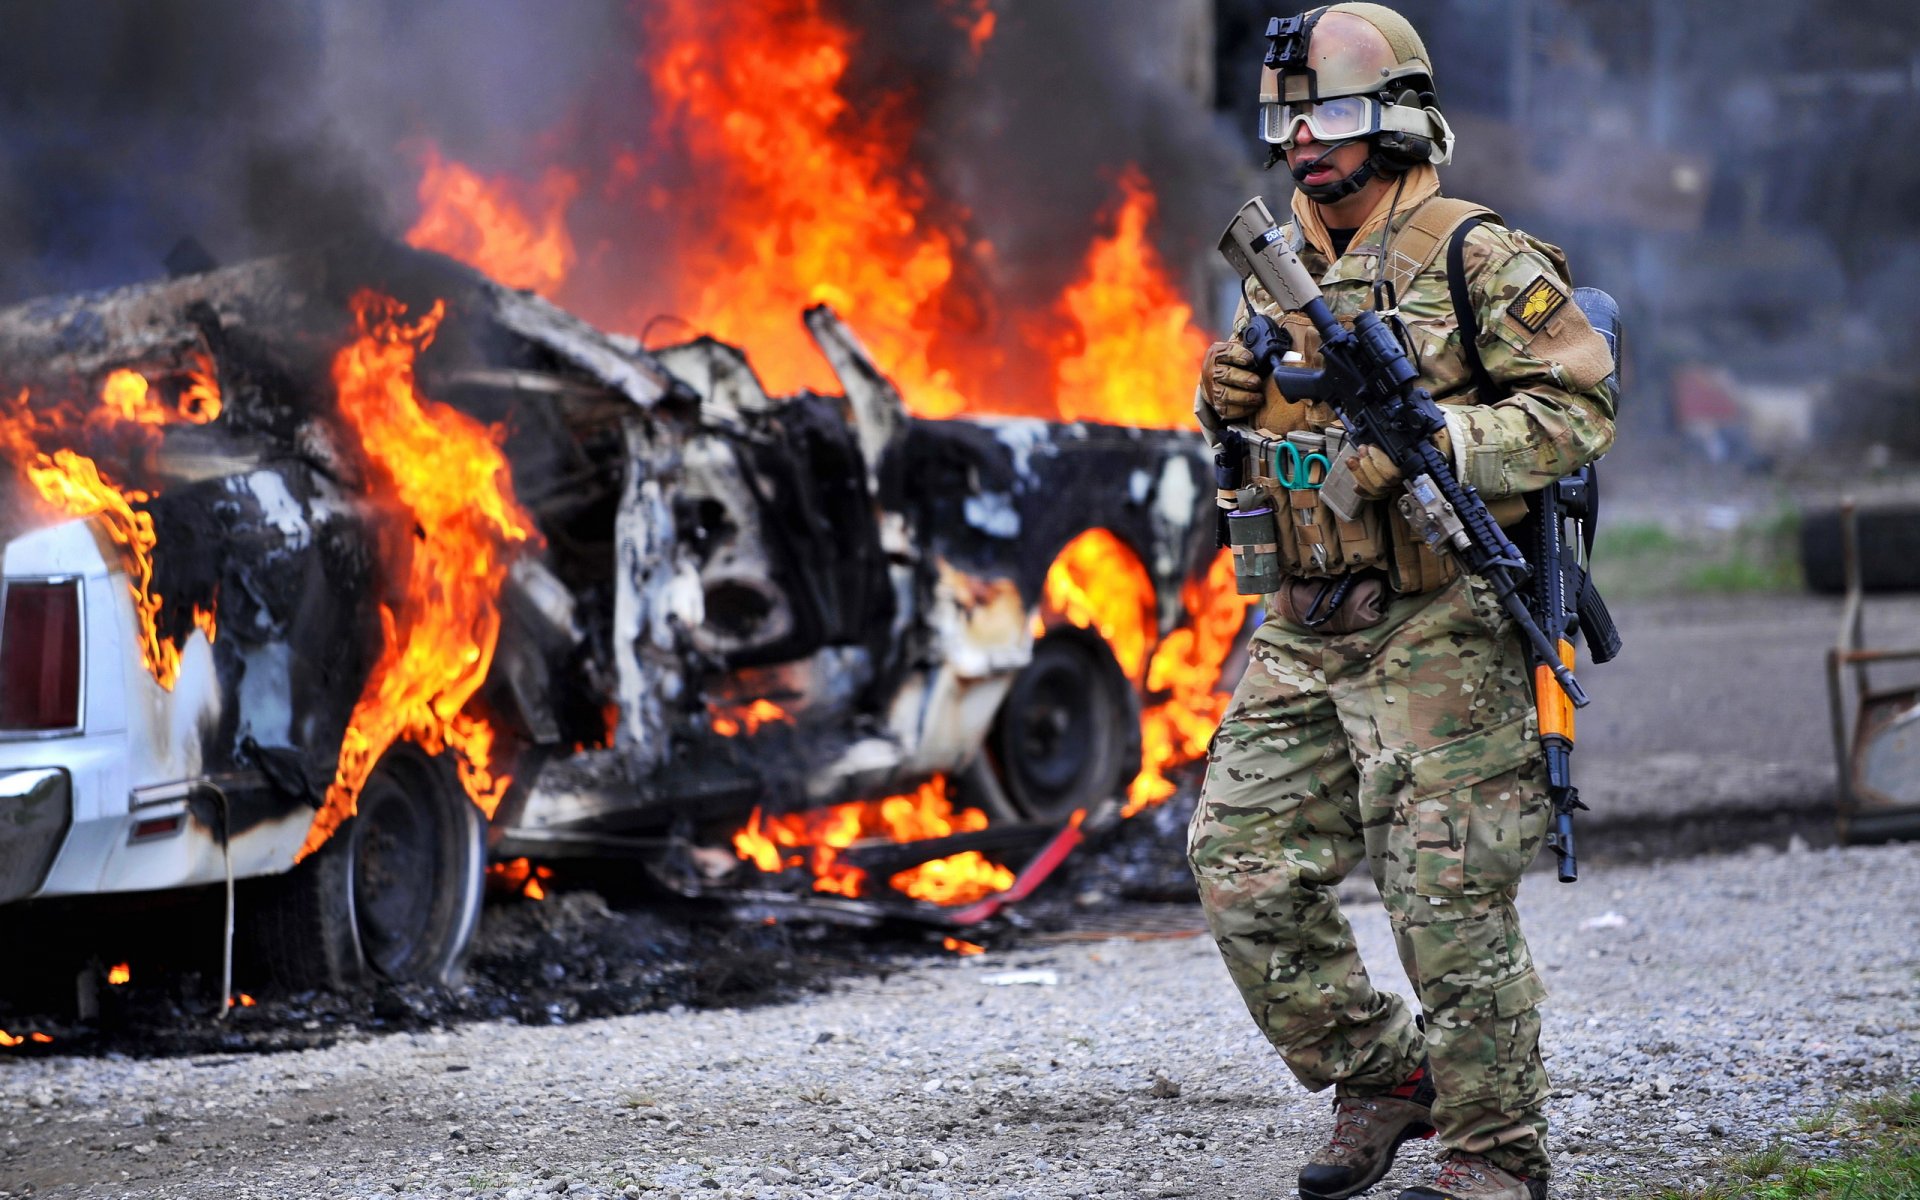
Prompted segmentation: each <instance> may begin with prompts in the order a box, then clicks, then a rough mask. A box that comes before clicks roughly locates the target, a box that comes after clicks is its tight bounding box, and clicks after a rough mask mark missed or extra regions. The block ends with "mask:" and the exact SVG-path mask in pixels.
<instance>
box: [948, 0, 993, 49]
mask: <svg viewBox="0 0 1920 1200" xmlns="http://www.w3.org/2000/svg"><path fill="white" fill-rule="evenodd" d="M942 3H943V4H944V6H945V7H946V8H947V10H948V15H949V16H950V17H951V18H952V20H953V23H954V26H955V27H956V28H958V29H960V30H962V31H964V32H965V33H966V35H967V49H968V50H970V51H972V52H973V56H974V57H975V58H978V57H980V52H981V51H983V50H985V49H986V48H987V43H988V42H990V41H992V40H993V32H994V30H995V29H996V28H998V27H999V14H998V13H996V12H994V11H993V0H942Z"/></svg>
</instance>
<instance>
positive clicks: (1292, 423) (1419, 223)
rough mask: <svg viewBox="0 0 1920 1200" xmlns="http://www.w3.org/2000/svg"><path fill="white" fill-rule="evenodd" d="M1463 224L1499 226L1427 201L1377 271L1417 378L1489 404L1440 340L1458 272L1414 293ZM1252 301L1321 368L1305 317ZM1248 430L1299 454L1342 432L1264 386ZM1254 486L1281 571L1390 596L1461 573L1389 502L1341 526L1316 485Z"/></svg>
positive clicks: (1473, 210) (1454, 315) (1439, 199)
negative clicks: (1361, 576) (1390, 294)
mask: <svg viewBox="0 0 1920 1200" xmlns="http://www.w3.org/2000/svg"><path fill="white" fill-rule="evenodd" d="M1469 221H1492V222H1495V223H1499V222H1500V217H1499V215H1498V214H1496V213H1495V212H1493V210H1492V209H1489V208H1487V207H1485V206H1484V205H1480V204H1474V203H1472V202H1470V201H1466V200H1456V199H1452V198H1450V197H1445V196H1434V197H1431V198H1429V199H1428V200H1426V201H1425V202H1424V203H1422V204H1421V205H1420V206H1419V207H1417V208H1416V209H1414V210H1413V213H1412V214H1411V215H1410V216H1409V217H1408V218H1407V220H1406V223H1405V224H1403V225H1402V226H1401V227H1400V228H1399V230H1398V231H1395V232H1393V233H1391V235H1390V236H1389V237H1387V238H1386V239H1385V240H1384V242H1383V243H1380V245H1382V246H1384V252H1385V253H1387V254H1388V255H1390V259H1389V262H1388V264H1387V266H1386V269H1385V270H1384V271H1382V272H1380V275H1381V278H1382V279H1383V280H1384V281H1386V282H1388V283H1391V284H1392V285H1393V290H1394V295H1395V296H1396V297H1398V299H1399V304H1400V311H1401V315H1402V317H1403V318H1405V319H1406V321H1407V322H1408V325H1409V328H1410V330H1411V331H1412V332H1413V334H1414V343H1415V345H1414V350H1415V351H1416V352H1418V353H1419V358H1418V361H1417V365H1418V366H1419V368H1420V372H1421V382H1422V384H1423V385H1425V386H1427V387H1428V388H1429V389H1430V390H1431V391H1433V393H1434V398H1435V399H1436V400H1437V401H1439V402H1440V403H1442V404H1489V403H1492V402H1493V401H1494V400H1497V399H1499V398H1500V397H1498V396H1493V395H1482V394H1481V393H1482V392H1485V391H1488V390H1491V388H1490V383H1491V381H1490V380H1487V379H1486V377H1485V373H1484V371H1479V372H1476V371H1475V370H1474V368H1475V367H1477V366H1478V357H1477V354H1475V355H1469V354H1467V353H1465V352H1464V349H1463V348H1460V347H1452V346H1448V345H1445V344H1444V343H1445V338H1446V336H1447V335H1448V334H1449V333H1451V332H1453V331H1454V330H1456V329H1457V328H1458V314H1459V311H1460V307H1461V304H1462V303H1463V302H1465V301H1466V300H1467V296H1466V288H1465V280H1464V279H1460V280H1457V281H1456V280H1453V279H1451V278H1450V276H1451V275H1452V274H1457V273H1459V272H1458V269H1457V268H1456V270H1454V271H1449V270H1448V269H1447V268H1446V267H1444V266H1443V267H1442V270H1441V272H1440V276H1441V279H1442V280H1443V281H1444V282H1446V283H1447V284H1448V285H1449V286H1447V287H1443V288H1434V287H1433V286H1431V281H1430V282H1429V284H1428V286H1427V287H1425V288H1424V289H1420V290H1416V289H1415V287H1414V285H1415V282H1416V281H1417V280H1420V279H1421V277H1422V276H1425V275H1427V273H1428V272H1429V270H1430V269H1431V268H1432V267H1433V266H1434V264H1435V262H1436V260H1438V259H1439V256H1440V255H1441V253H1442V252H1443V251H1445V250H1446V249H1447V247H1448V246H1449V244H1453V245H1455V246H1458V245H1459V244H1460V242H1461V241H1463V240H1464V238H1462V239H1459V240H1456V239H1455V233H1456V232H1460V233H1462V234H1464V232H1465V231H1464V230H1463V229H1462V227H1463V226H1464V225H1466V224H1467V223H1468V222H1469ZM1286 231H1287V234H1288V236H1289V237H1291V238H1293V239H1295V240H1296V242H1297V240H1298V238H1299V236H1300V235H1299V233H1298V232H1297V230H1296V228H1295V226H1293V225H1292V224H1289V225H1288V226H1286ZM1534 244H1535V245H1536V246H1539V247H1540V248H1541V249H1542V250H1543V251H1545V252H1547V253H1548V257H1549V258H1550V259H1551V260H1552V261H1553V265H1554V266H1555V267H1556V268H1557V269H1558V270H1559V271H1560V274H1561V276H1562V278H1565V276H1566V263H1565V259H1564V257H1561V256H1560V255H1559V253H1558V250H1557V249H1556V248H1554V247H1550V246H1546V245H1544V244H1543V243H1537V242H1536V243H1534ZM1378 252H1379V251H1378V250H1376V249H1375V248H1374V247H1373V246H1368V247H1358V248H1352V249H1350V250H1349V251H1348V253H1347V254H1345V255H1342V256H1341V258H1340V260H1339V261H1338V262H1336V263H1335V264H1334V265H1333V267H1332V268H1331V270H1330V272H1329V274H1330V275H1332V274H1335V273H1339V272H1340V271H1341V268H1342V265H1343V264H1346V263H1347V262H1348V260H1349V259H1351V258H1355V257H1363V258H1367V259H1374V258H1376V257H1377V253H1378ZM1452 257H1453V258H1454V259H1455V260H1458V258H1459V257H1460V256H1459V254H1458V253H1457V252H1456V253H1455V254H1454V255H1453V256H1452ZM1377 267H1378V264H1377V263H1375V264H1373V267H1371V268H1369V270H1368V272H1367V279H1368V280H1369V281H1371V279H1372V277H1373V273H1374V269H1376V268H1377ZM1352 294H1353V293H1352V291H1351V290H1349V291H1348V292H1346V293H1344V294H1342V295H1340V296H1335V295H1333V294H1332V293H1330V294H1329V303H1330V304H1333V305H1334V312H1335V315H1336V316H1339V317H1341V318H1342V319H1343V320H1345V319H1350V318H1351V316H1352V315H1353V313H1354V311H1357V309H1358V306H1356V305H1353V304H1352V303H1339V301H1340V300H1343V299H1347V300H1350V298H1351V296H1352ZM1252 300H1253V302H1254V303H1255V304H1256V305H1259V306H1261V307H1262V308H1263V309H1265V310H1266V311H1268V314H1269V315H1270V316H1273V317H1274V319H1275V320H1277V321H1278V322H1279V323H1280V326H1281V328H1282V329H1284V330H1285V331H1286V332H1287V333H1288V334H1289V335H1290V336H1291V337H1292V339H1293V348H1294V349H1295V350H1296V351H1298V352H1299V353H1300V354H1301V355H1302V356H1303V357H1304V359H1305V361H1304V363H1302V365H1303V366H1305V367H1308V368H1315V367H1318V366H1319V365H1320V334H1319V332H1318V331H1317V330H1315V329H1314V327H1313V323H1312V322H1311V321H1309V320H1308V319H1307V317H1306V316H1305V315H1303V314H1301V313H1281V312H1278V311H1277V310H1274V309H1272V308H1271V305H1272V301H1271V300H1270V299H1269V298H1268V297H1267V296H1266V295H1265V293H1264V292H1263V291H1260V290H1259V289H1258V288H1256V289H1255V294H1254V295H1253V297H1252ZM1362 303H1365V301H1363V302H1362ZM1441 350H1446V351H1449V353H1446V354H1444V355H1440V354H1435V355H1433V356H1431V357H1430V356H1429V354H1428V353H1426V352H1427V351H1441ZM1476 375H1477V376H1478V378H1476ZM1254 425H1255V426H1256V427H1258V428H1259V429H1261V430H1263V431H1265V432H1268V433H1271V434H1275V435H1281V436H1284V435H1287V434H1301V433H1304V434H1307V435H1309V436H1308V437H1306V438H1305V439H1304V441H1305V445H1306V448H1308V449H1311V448H1313V446H1314V444H1315V441H1316V438H1324V439H1326V447H1325V448H1326V449H1328V450H1332V451H1334V452H1335V453H1338V452H1339V451H1338V450H1337V447H1339V446H1340V445H1341V441H1342V438H1341V435H1342V432H1343V431H1342V430H1341V429H1340V427H1339V418H1338V416H1337V415H1336V414H1335V412H1334V410H1333V407H1332V406H1331V405H1328V404H1326V403H1324V402H1320V401H1307V402H1301V403H1296V402H1293V401H1290V400H1288V399H1286V398H1285V397H1284V396H1281V395H1279V394H1278V393H1277V392H1276V391H1275V390H1274V389H1273V388H1271V387H1270V388H1269V389H1268V399H1267V403H1266V404H1265V405H1264V406H1263V407H1262V408H1261V410H1260V412H1259V413H1258V414H1257V416H1256V417H1255V419H1254ZM1273 465H1274V464H1272V463H1268V464H1263V465H1262V467H1263V470H1264V468H1265V467H1271V466H1273ZM1254 482H1255V483H1256V484H1257V485H1258V486H1260V487H1262V488H1264V489H1265V490H1266V491H1267V493H1268V495H1269V497H1270V499H1271V502H1272V504H1273V511H1274V513H1275V515H1276V517H1277V518H1278V520H1276V522H1275V524H1276V525H1277V526H1278V534H1279V536H1278V543H1277V544H1278V549H1279V554H1280V561H1281V569H1282V570H1283V571H1284V572H1285V573H1286V574H1287V575H1291V576H1303V577H1307V578H1325V577H1329V576H1335V575H1344V574H1348V573H1351V572H1354V571H1363V570H1381V571H1385V572H1386V574H1387V577H1388V580H1389V582H1390V585H1391V586H1392V588H1393V590H1394V591H1395V592H1399V593H1403V594H1406V593H1415V592H1426V591H1431V590H1433V589H1435V588H1438V587H1442V586H1444V585H1445V584H1447V583H1449V582H1451V581H1452V580H1454V579H1455V578H1457V577H1458V576H1459V574H1460V568H1459V565H1458V564H1457V563H1456V562H1455V561H1454V560H1453V558H1452V557H1451V556H1450V555H1441V554H1436V553H1434V551H1433V550H1431V549H1430V548H1428V546H1427V544H1426V543H1425V542H1424V541H1423V540H1421V539H1420V538H1419V537H1418V536H1416V535H1415V534H1414V532H1413V527H1412V525H1411V524H1410V523H1409V522H1408V520H1407V518H1406V516H1405V515H1404V514H1403V513H1402V512H1401V510H1400V507H1399V505H1398V503H1397V498H1395V499H1390V500H1380V501H1375V502H1372V503H1370V504H1368V505H1366V506H1365V507H1364V508H1363V509H1362V511H1361V512H1360V514H1359V518H1358V519H1357V520H1354V521H1347V520H1343V519H1342V518H1341V517H1340V516H1339V515H1338V514H1336V513H1335V512H1334V511H1333V510H1332V509H1331V508H1329V507H1327V505H1326V504H1325V503H1324V502H1322V500H1321V497H1320V491H1319V489H1317V488H1311V487H1298V486H1296V487H1291V488H1289V487H1286V486H1283V481H1282V480H1281V479H1280V478H1277V477H1275V476H1273V475H1269V474H1264V473H1259V474H1257V476H1256V478H1255V481H1254ZM1490 507H1491V508H1492V510H1493V512H1494V516H1495V518H1496V519H1497V520H1499V521H1500V522H1501V523H1502V524H1503V525H1504V524H1509V523H1511V522H1512V521H1517V520H1519V519H1520V518H1521V517H1522V516H1524V515H1525V512H1526V503H1525V501H1524V500H1522V499H1520V498H1518V497H1512V498H1509V499H1508V500H1505V501H1499V502H1496V503H1494V504H1493V505H1491V506H1490ZM1289 518H1291V519H1289Z"/></svg>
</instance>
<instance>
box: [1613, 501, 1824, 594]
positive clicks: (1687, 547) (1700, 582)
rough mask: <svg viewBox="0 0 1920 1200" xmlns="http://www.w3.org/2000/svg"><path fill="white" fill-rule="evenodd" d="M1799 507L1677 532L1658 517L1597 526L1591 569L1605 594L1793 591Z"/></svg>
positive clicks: (1797, 577)
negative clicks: (1724, 526)
mask: <svg viewBox="0 0 1920 1200" xmlns="http://www.w3.org/2000/svg"><path fill="white" fill-rule="evenodd" d="M1799 534H1800V514H1799V513H1798V512H1797V511H1796V510H1793V509H1791V508H1785V507H1783V508H1781V509H1779V510H1777V511H1775V512H1771V513H1767V514H1764V515H1761V516H1756V517H1751V518H1749V519H1747V520H1745V521H1743V522H1741V523H1740V524H1739V525H1737V526H1735V527H1734V528H1732V529H1725V530H1719V529H1701V530H1693V531H1687V532H1681V531H1677V530H1674V529H1670V528H1668V527H1667V526H1665V525H1661V524H1658V523H1656V522H1650V521H1643V522H1634V523H1630V524H1623V525H1602V527H1601V529H1600V533H1599V536H1598V537H1597V538H1596V539H1595V542H1594V547H1593V572H1594V577H1595V579H1596V581H1597V582H1598V583H1599V584H1600V591H1601V594H1602V595H1604V596H1606V597H1607V598H1608V599H1609V600H1611V599H1614V598H1616V597H1617V598H1619V599H1623V600H1627V599H1641V598H1646V597H1650V596H1670V595H1676V594H1715V595H1720V594H1727V593H1732V592H1784V591H1797V590H1799V589H1800V588H1801V586H1802V579H1801V574H1800V551H1799Z"/></svg>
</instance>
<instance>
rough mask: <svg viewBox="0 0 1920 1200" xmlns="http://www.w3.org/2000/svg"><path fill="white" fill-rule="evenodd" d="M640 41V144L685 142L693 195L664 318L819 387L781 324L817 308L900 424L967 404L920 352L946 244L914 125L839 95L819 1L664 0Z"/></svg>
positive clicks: (952, 250) (950, 271)
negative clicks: (654, 112) (904, 411)
mask: <svg viewBox="0 0 1920 1200" xmlns="http://www.w3.org/2000/svg"><path fill="white" fill-rule="evenodd" d="M769 10H774V11H769ZM647 35H648V43H649V45H651V46H658V47H661V49H660V51H659V52H658V53H657V54H656V55H655V57H654V59H653V61H652V63H651V69H652V82H653V88H654V92H655V94H656V96H657V97H658V99H659V100H660V102H661V110H660V112H659V115H658V117H657V119H656V125H655V132H656V135H657V136H658V137H660V138H661V139H663V140H667V141H672V142H677V143H678V144H679V145H680V146H682V147H683V148H684V150H685V152H686V153H687V154H688V156H689V157H690V158H691V160H692V161H693V164H694V167H695V170H696V173H697V174H698V176H699V177H700V179H701V180H702V181H703V185H704V186H703V197H704V199H703V202H702V203H700V204H698V205H696V206H694V208H695V209H697V210H698V211H697V212H696V213H692V214H691V215H692V216H693V217H694V220H695V221H696V222H697V225H695V226H694V227H693V228H694V229H695V230H697V231H699V233H701V234H703V235H704V236H698V237H697V238H696V237H688V238H686V239H685V240H684V241H683V242H682V244H681V248H680V253H679V256H678V261H677V262H676V263H675V264H674V269H675V271H676V273H677V275H678V277H679V278H680V280H681V281H682V285H681V291H682V293H683V294H682V295H681V296H680V297H679V299H678V303H677V304H675V306H674V308H673V311H675V312H676V313H677V314H678V315H680V316H682V317H685V318H686V319H687V320H688V321H690V322H691V323H692V324H693V325H694V327H696V328H698V329H700V330H702V331H704V332H707V333H711V334H712V335H713V336H715V337H718V338H721V339H723V340H726V341H732V342H735V343H737V344H740V345H743V346H747V347H750V350H751V353H752V355H753V362H754V366H755V368H756V369H757V370H758V371H759V373H760V375H761V377H762V378H763V379H764V380H765V382H766V383H767V385H768V386H769V387H770V388H771V389H772V390H773V391H776V392H792V391H796V390H799V389H800V388H815V389H817V390H822V391H832V390H835V384H834V377H833V374H832V372H831V371H830V370H828V368H827V365H826V362H825V360H824V359H822V358H821V357H820V355H819V354H818V352H817V351H816V350H815V349H814V347H813V343H812V340H811V339H810V338H809V337H808V336H807V334H806V332H805V330H804V328H803V327H802V326H801V324H800V323H799V321H798V320H797V319H796V318H797V317H798V315H799V314H800V312H801V310H803V309H805V308H807V307H809V306H811V305H814V304H822V303H824V304H830V305H832V306H833V307H834V309H835V310H836V311H837V312H838V313H839V314H840V315H841V316H843V317H845V318H846V319H847V320H848V321H849V323H851V324H852V326H853V327H854V328H855V329H857V330H859V332H860V336H861V337H862V338H863V339H864V340H865V341H866V343H867V345H868V346H869V347H870V348H871V349H872V351H873V353H874V356H875V358H876V360H877V361H878V362H879V363H880V364H881V365H882V367H883V369H884V370H886V371H887V373H888V374H889V375H891V376H892V377H893V379H894V380H895V382H897V383H898V384H899V385H900V389H901V392H902V394H903V395H904V396H905V397H906V401H907V405H908V407H909V408H911V409H912V410H913V411H914V412H915V413H917V414H919V415H921V416H929V417H938V416H951V415H953V414H954V413H957V412H959V411H961V410H962V409H963V408H965V407H967V404H966V400H965V398H964V397H963V396H962V394H961V392H960V390H959V388H958V386H957V383H956V381H955V379H954V376H953V373H952V371H951V370H949V369H947V368H945V367H942V366H939V365H936V364H935V363H934V362H933V361H932V360H931V358H930V356H929V353H928V349H929V343H930V342H931V340H932V339H931V336H930V333H931V331H932V330H933V329H935V328H937V327H938V325H939V324H940V322H941V319H942V313H941V306H942V304H943V303H944V302H945V301H946V299H947V296H946V293H947V289H948V286H949V284H950V283H952V281H953V280H954V275H955V259H956V255H957V254H958V253H959V251H960V249H961V245H962V241H963V239H962V237H961V235H960V234H959V233H958V232H957V231H956V230H954V229H952V228H949V227H944V226H943V223H942V222H941V221H939V220H938V219H937V217H936V216H935V214H934V213H933V211H932V207H931V206H930V204H929V203H928V188H927V184H926V181H925V180H924V179H923V178H922V177H921V175H920V174H919V172H918V171H917V170H916V169H914V168H913V166H912V165H911V163H910V161H909V158H908V150H909V147H910V145H911V141H912V136H913V130H912V129H911V128H910V127H909V126H907V125H906V123H905V122H903V121H901V120H899V119H898V117H897V115H896V114H895V113H893V112H891V111H888V110H887V109H886V108H885V107H884V106H883V107H882V108H881V109H880V110H876V111H861V110H858V109H856V108H854V106H853V105H852V104H851V103H850V102H849V101H848V100H847V98H846V96H845V95H843V94H842V90H841V86H842V83H843V80H844V79H845V77H846V75H847V71H848V67H849V66H850V64H851V62H852V56H853V49H854V45H855V41H856V38H855V36H854V34H853V33H852V31H850V30H849V29H847V28H846V27H844V26H842V25H840V24H838V23H837V22H835V21H833V20H832V19H830V18H829V17H827V16H826V15H825V14H824V13H822V12H821V4H820V0H777V2H775V3H772V4H768V3H753V2H748V3H741V2H739V0H733V2H728V0H720V2H716V0H663V2H662V3H659V4H656V5H653V6H652V7H651V8H650V10H649V20H648V23H647ZM716 210H717V211H716Z"/></svg>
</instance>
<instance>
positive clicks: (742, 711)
mask: <svg viewBox="0 0 1920 1200" xmlns="http://www.w3.org/2000/svg"><path fill="white" fill-rule="evenodd" d="M711 708H712V712H713V731H714V732H715V733H717V734H719V735H720V736H721V737H739V736H740V734H741V732H742V731H743V730H744V731H745V732H746V734H747V735H748V736H749V737H751V736H752V735H754V734H756V733H759V732H760V727H761V726H763V725H771V724H774V723H775V722H779V723H781V724H785V725H790V724H792V723H793V717H792V715H791V714H789V713H788V712H787V710H786V709H784V708H781V707H780V706H779V705H778V704H775V703H774V702H773V701H771V700H768V699H765V698H762V699H759V700H755V701H754V702H753V703H752V704H747V705H742V706H738V707H732V708H725V707H721V706H720V705H712V706H711Z"/></svg>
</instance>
